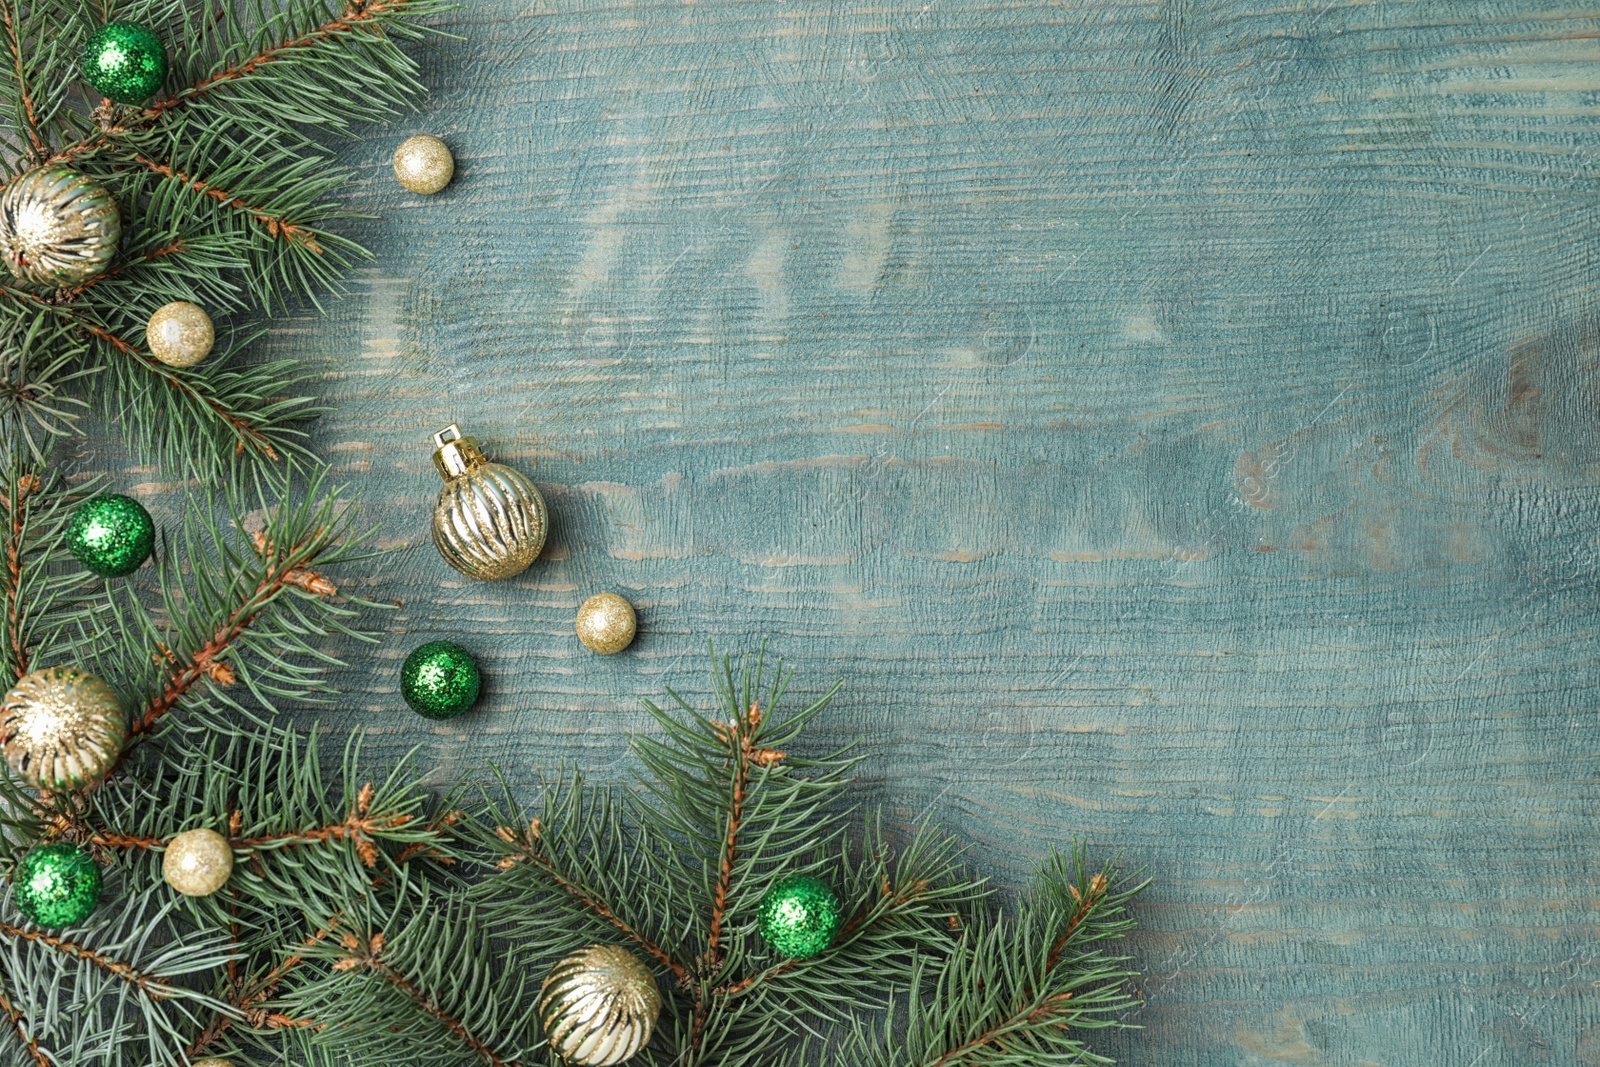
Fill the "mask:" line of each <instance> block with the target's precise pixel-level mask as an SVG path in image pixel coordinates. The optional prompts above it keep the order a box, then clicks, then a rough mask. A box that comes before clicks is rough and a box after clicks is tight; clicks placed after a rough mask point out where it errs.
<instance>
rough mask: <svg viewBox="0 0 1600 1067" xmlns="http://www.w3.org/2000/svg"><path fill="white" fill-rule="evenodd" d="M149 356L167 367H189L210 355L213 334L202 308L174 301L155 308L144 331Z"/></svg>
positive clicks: (215, 332) (214, 330)
mask: <svg viewBox="0 0 1600 1067" xmlns="http://www.w3.org/2000/svg"><path fill="white" fill-rule="evenodd" d="M144 340H145V344H147V345H149V346H150V354H151V355H152V356H155V357H156V358H157V359H159V360H160V361H161V362H163V363H165V364H166V365H167V366H169V367H192V366H194V365H195V364H196V363H199V362H200V361H201V360H202V359H205V358H206V357H207V356H209V355H210V354H211V346H212V345H214V344H216V341H217V331H216V329H215V328H214V327H213V326H212V325H211V316H210V315H207V314H206V311H205V308H202V307H200V306H199V305H197V304H191V303H189V302H188V301H187V300H174V301H173V302H172V303H170V304H163V305H162V306H161V307H159V308H156V312H155V314H154V315H151V316H150V322H149V324H148V325H147V326H146V327H145V331H144Z"/></svg>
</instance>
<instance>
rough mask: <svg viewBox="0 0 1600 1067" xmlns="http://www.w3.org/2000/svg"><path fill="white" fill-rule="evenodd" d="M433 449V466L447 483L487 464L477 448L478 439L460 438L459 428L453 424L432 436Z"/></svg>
mask: <svg viewBox="0 0 1600 1067" xmlns="http://www.w3.org/2000/svg"><path fill="white" fill-rule="evenodd" d="M433 448H434V452H433V465H434V466H435V467H438V468H439V477H441V478H443V479H444V480H445V481H447V482H448V481H449V480H450V479H451V478H459V477H461V476H462V475H463V474H466V473H467V472H468V471H470V470H471V469H472V468H474V467H477V466H481V465H482V464H484V463H487V462H488V459H486V458H485V457H484V454H483V449H481V448H479V447H478V439H477V438H476V437H463V436H461V427H460V426H457V425H456V424H455V423H453V422H452V423H451V424H450V425H449V426H446V427H445V428H444V429H442V430H440V431H439V432H438V433H436V434H434V435H433Z"/></svg>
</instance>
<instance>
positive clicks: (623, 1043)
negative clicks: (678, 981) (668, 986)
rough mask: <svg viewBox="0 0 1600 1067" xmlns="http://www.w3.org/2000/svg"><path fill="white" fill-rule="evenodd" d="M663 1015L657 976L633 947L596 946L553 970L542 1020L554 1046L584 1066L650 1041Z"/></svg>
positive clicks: (594, 1066) (543, 994)
mask: <svg viewBox="0 0 1600 1067" xmlns="http://www.w3.org/2000/svg"><path fill="white" fill-rule="evenodd" d="M660 1014H661V993H660V992H659V991H658V990H657V989H656V979H655V976H654V975H652V974H651V973H650V969H649V968H648V967H646V966H645V965H644V964H642V963H640V962H639V959H638V957H637V956H635V955H634V954H633V953H631V952H629V951H628V950H627V949H623V948H615V947H613V946H610V945H594V946H592V947H590V948H586V949H582V950H580V951H578V952H574V953H573V954H572V955H570V956H568V957H567V958H566V959H564V960H562V961H561V962H560V963H558V964H556V965H555V966H554V967H552V968H551V969H550V977H548V978H546V979H545V980H544V985H543V986H541V987H540V989H539V1022H540V1024H541V1025H542V1026H543V1027H544V1036H545V1040H546V1041H548V1042H549V1043H550V1048H551V1050H552V1051H554V1052H555V1053H556V1055H558V1056H560V1057H561V1058H562V1059H563V1060H566V1061H567V1062H568V1063H571V1064H576V1065H578V1067H610V1065H611V1064H615V1063H621V1062H622V1061H623V1060H625V1059H627V1058H628V1057H629V1056H632V1055H633V1054H634V1053H636V1052H638V1051H639V1050H640V1049H642V1048H644V1046H645V1044H646V1043H647V1042H648V1041H649V1040H650V1032H651V1031H652V1030H654V1029H655V1025H656V1017H657V1016H659V1015H660Z"/></svg>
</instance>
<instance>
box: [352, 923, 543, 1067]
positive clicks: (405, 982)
mask: <svg viewBox="0 0 1600 1067" xmlns="http://www.w3.org/2000/svg"><path fill="white" fill-rule="evenodd" d="M345 946H346V947H347V948H349V949H351V950H352V951H353V953H354V954H352V955H350V956H347V957H345V959H344V960H341V961H340V962H339V963H336V964H334V969H335V970H339V969H344V970H348V969H349V967H344V968H341V966H340V965H341V964H343V963H347V962H348V963H349V964H350V966H351V967H356V966H366V967H367V968H368V969H369V970H371V971H372V972H373V973H374V974H376V975H378V976H379V977H380V978H382V979H383V980H384V981H385V982H388V983H389V984H390V985H392V986H394V987H395V988H396V989H398V990H400V991H401V992H402V993H404V994H405V995H406V996H408V997H410V998H411V1000H412V1002H413V1003H415V1004H416V1005H417V1007H419V1008H421V1009H422V1010H423V1011H425V1012H427V1013H428V1014H429V1015H431V1016H433V1017H434V1018H435V1019H437V1020H438V1021H439V1023H440V1024H441V1025H443V1026H444V1028H445V1029H446V1030H448V1031H450V1032H451V1033H452V1034H455V1035H456V1036H457V1037H459V1038H460V1039H461V1041H462V1043H463V1044H465V1045H466V1046H467V1047H468V1048H470V1049H471V1050H472V1051H473V1052H476V1053H477V1054H478V1055H479V1056H482V1057H483V1059H484V1060H485V1061H486V1062H487V1063H488V1064H489V1065H490V1067H521V1064H519V1063H517V1062H516V1061H515V1060H507V1059H502V1058H501V1057H500V1056H499V1055H498V1054H496V1052H495V1051H494V1049H492V1048H490V1047H489V1045H488V1044H487V1043H486V1042H484V1041H483V1039H482V1038H479V1037H475V1036H474V1035H473V1034H472V1033H470V1032H469V1031H468V1030H467V1028H466V1027H465V1026H464V1025H462V1022H461V1020H460V1019H457V1018H456V1017H455V1016H454V1015H451V1014H450V1013H449V1012H447V1011H445V1010H444V1009H443V1008H441V1007H439V1005H438V1004H436V1003H434V1000H433V998H432V997H429V996H427V995H425V994H424V993H423V992H422V990H420V989H418V988H417V987H416V985H415V984H414V983H413V982H412V981H411V980H410V979H408V978H407V977H406V976H405V975H403V974H401V973H400V972H399V971H397V970H395V969H394V968H393V967H391V966H389V965H388V964H387V963H385V962H384V961H383V959H382V957H381V953H382V951H383V935H382V934H375V935H374V936H373V937H372V938H371V939H370V940H369V942H368V943H367V945H365V946H362V945H361V943H360V942H359V941H358V940H357V939H356V938H355V937H354V936H353V935H351V934H346V935H345Z"/></svg>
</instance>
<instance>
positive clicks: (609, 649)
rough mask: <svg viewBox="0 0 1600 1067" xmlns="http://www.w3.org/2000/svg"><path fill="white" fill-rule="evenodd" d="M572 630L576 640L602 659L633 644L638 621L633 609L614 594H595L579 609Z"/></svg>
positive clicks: (637, 630)
mask: <svg viewBox="0 0 1600 1067" xmlns="http://www.w3.org/2000/svg"><path fill="white" fill-rule="evenodd" d="M573 628H574V629H576V630H577V631H578V639H579V640H581V641H582V642H583V643H584V644H586V645H588V646H589V647H590V648H591V649H593V650H594V651H596V652H599V653H601V654H603V655H610V654H611V653H613V652H621V651H622V650H623V649H625V648H627V647H628V646H629V645H631V644H633V635H634V634H636V633H638V632H639V617H638V616H637V615H635V614H634V613H633V605H632V604H630V603H628V602H627V601H626V600H624V599H622V598H621V597H620V596H618V595H617V594H615V593H596V594H595V595H594V596H592V597H590V598H589V599H588V600H585V601H584V602H583V607H581V608H579V609H578V619H577V622H575V623H574V624H573Z"/></svg>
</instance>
